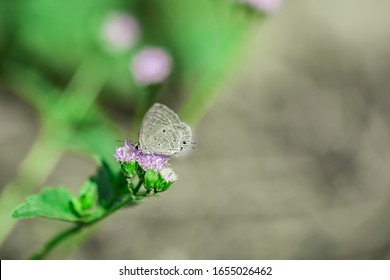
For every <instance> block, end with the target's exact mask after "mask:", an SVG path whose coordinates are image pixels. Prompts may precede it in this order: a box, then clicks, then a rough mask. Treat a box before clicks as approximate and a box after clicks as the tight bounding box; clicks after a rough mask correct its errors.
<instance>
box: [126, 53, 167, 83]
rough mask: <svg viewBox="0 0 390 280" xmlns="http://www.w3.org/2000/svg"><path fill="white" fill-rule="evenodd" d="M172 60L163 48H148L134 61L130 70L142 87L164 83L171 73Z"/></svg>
mask: <svg viewBox="0 0 390 280" xmlns="http://www.w3.org/2000/svg"><path fill="white" fill-rule="evenodd" d="M171 65H172V59H171V57H170V56H169V54H168V53H167V52H166V51H165V50H164V49H162V48H157V47H148V48H145V49H143V50H141V52H139V53H138V54H137V55H136V56H135V57H134V59H133V61H132V63H131V66H130V69H131V71H132V73H133V75H134V79H135V80H136V81H137V82H138V83H139V84H141V85H149V84H157V83H160V82H162V81H164V80H165V79H166V78H167V77H168V75H169V74H170V72H171Z"/></svg>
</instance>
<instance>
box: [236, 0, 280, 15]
mask: <svg viewBox="0 0 390 280" xmlns="http://www.w3.org/2000/svg"><path fill="white" fill-rule="evenodd" d="M241 2H242V3H244V4H247V5H249V6H252V7H253V8H255V9H257V10H259V11H262V12H272V11H275V10H276V9H278V8H279V7H280V5H281V4H282V0H241Z"/></svg>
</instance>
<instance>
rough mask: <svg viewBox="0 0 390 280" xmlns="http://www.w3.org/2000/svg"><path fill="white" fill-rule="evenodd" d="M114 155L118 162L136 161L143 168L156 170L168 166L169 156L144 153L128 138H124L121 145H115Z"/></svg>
mask: <svg viewBox="0 0 390 280" xmlns="http://www.w3.org/2000/svg"><path fill="white" fill-rule="evenodd" d="M114 157H115V158H116V159H117V161H119V162H120V163H123V162H132V161H137V162H138V164H139V165H140V166H141V167H142V169H143V170H145V171H146V170H148V169H153V170H155V171H156V172H160V171H161V170H163V169H165V168H167V167H168V166H169V163H168V162H169V159H170V157H169V156H165V155H159V154H144V153H142V152H141V151H140V150H138V149H137V148H136V147H135V146H134V145H133V144H131V143H130V141H129V140H127V139H126V140H125V144H124V146H123V147H119V148H118V147H117V148H116V151H115V154H114Z"/></svg>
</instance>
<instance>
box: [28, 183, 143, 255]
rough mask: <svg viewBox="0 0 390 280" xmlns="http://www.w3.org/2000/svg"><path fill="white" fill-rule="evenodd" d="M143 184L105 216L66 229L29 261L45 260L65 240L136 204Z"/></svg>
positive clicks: (136, 187) (139, 184)
mask: <svg viewBox="0 0 390 280" xmlns="http://www.w3.org/2000/svg"><path fill="white" fill-rule="evenodd" d="M142 183H143V180H139V182H138V184H137V185H136V186H135V188H134V192H133V194H132V195H131V194H130V195H128V196H127V197H126V198H125V199H123V200H122V201H121V202H119V203H117V204H115V205H114V206H113V207H112V208H110V209H108V210H107V212H106V213H104V215H102V216H100V217H99V218H96V219H95V220H92V221H88V222H82V223H79V224H77V225H75V226H73V227H71V228H69V229H66V230H65V231H63V232H61V233H59V234H57V235H56V236H54V237H53V238H52V239H51V240H49V242H47V243H46V244H45V245H44V246H43V247H42V249H40V250H39V251H38V252H36V253H33V254H32V255H31V256H30V257H29V259H32V260H42V259H44V258H45V257H46V256H47V255H48V254H49V253H50V252H51V251H53V250H54V248H56V247H57V246H58V245H60V244H61V243H62V242H64V241H65V240H67V239H69V238H71V237H72V236H75V235H76V234H78V233H80V232H81V231H82V230H84V229H86V228H87V227H90V226H92V225H94V224H96V223H97V222H99V221H101V220H103V219H105V218H107V217H108V216H110V215H112V214H114V213H115V212H116V211H118V210H119V209H120V208H122V207H123V206H126V205H129V204H135V203H136V200H134V195H136V194H137V193H138V191H139V189H140V188H141V186H142Z"/></svg>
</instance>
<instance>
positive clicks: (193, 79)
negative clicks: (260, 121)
mask: <svg viewBox="0 0 390 280" xmlns="http://www.w3.org/2000/svg"><path fill="white" fill-rule="evenodd" d="M113 11H122V12H126V13H128V14H130V15H132V16H134V17H135V18H136V19H137V20H138V22H139V25H140V37H139V39H138V41H137V42H136V44H135V45H133V46H132V48H129V49H126V50H123V51H113V50H112V49H110V47H109V46H108V45H107V42H105V41H104V40H103V36H102V26H103V24H104V21H105V20H106V19H107V16H108V15H109V14H110V13H111V12H113ZM259 19H262V15H261V14H260V13H258V12H254V11H252V10H250V9H248V8H246V7H243V6H242V5H239V4H237V3H236V2H235V1H227V0H211V1H210V0H196V1H195V0H194V1H182V0H161V1H157V0H156V1H142V0H134V1H128V0H110V1H107V0H83V1H78V0H58V1H52V0H14V1H8V0H0V83H1V84H2V85H3V86H5V87H6V88H7V89H8V90H9V91H11V92H13V93H15V94H17V95H19V96H20V97H21V98H22V99H24V100H25V101H27V102H28V103H30V104H31V105H32V106H33V107H34V108H35V109H36V111H37V112H38V114H39V116H40V121H41V124H42V125H41V133H40V136H39V138H38V139H37V141H36V142H35V144H34V147H33V148H32V149H31V151H30V153H28V154H27V155H26V158H25V159H24V161H23V163H22V164H21V167H20V170H19V172H18V173H17V174H18V175H17V178H15V180H14V181H12V182H11V183H10V184H9V185H8V186H6V187H5V188H4V190H3V192H2V194H1V196H0V219H1V220H3V221H4V222H3V225H2V228H1V229H0V242H1V241H2V240H3V239H4V238H5V237H6V235H7V234H8V233H9V231H10V230H11V228H12V226H13V222H12V221H11V220H10V219H9V213H10V211H11V210H12V208H13V207H14V206H15V205H16V204H18V203H20V202H21V200H22V199H23V198H24V196H25V195H27V194H29V193H31V191H32V190H33V189H32V188H36V187H37V186H39V185H40V184H42V183H43V182H44V181H45V178H46V177H47V176H48V175H49V174H50V171H51V170H52V169H53V168H54V166H55V163H56V161H58V159H59V156H60V155H61V153H62V152H64V151H66V150H73V151H76V152H79V153H83V154H85V155H88V156H89V157H91V156H95V155H98V156H99V157H103V158H106V159H107V160H108V161H111V162H113V161H114V158H113V157H112V154H113V151H114V147H115V140H116V139H123V138H124V137H125V136H127V137H129V138H130V139H136V135H137V132H138V127H139V121H140V120H141V118H142V116H143V114H144V112H145V110H146V109H147V108H148V107H149V105H151V104H152V103H154V102H155V101H156V100H159V101H162V102H163V103H168V104H170V106H171V107H173V108H174V109H175V110H177V111H179V113H181V115H182V118H183V120H184V121H186V122H189V123H192V124H193V125H194V124H196V122H197V121H199V119H200V118H201V116H202V114H203V113H204V111H205V110H206V109H207V108H208V107H209V106H210V104H211V103H212V101H213V99H214V97H215V95H216V93H217V87H218V85H220V84H221V83H222V82H223V80H224V78H226V77H227V74H228V73H229V71H230V70H231V69H232V66H233V63H234V62H236V61H237V58H238V57H239V54H240V52H241V51H242V50H243V49H242V47H243V46H245V36H246V35H248V34H250V33H249V32H250V27H251V23H252V22H253V20H259ZM146 46H157V47H162V48H165V49H166V50H167V51H168V53H169V54H170V55H171V56H172V59H173V72H172V73H171V75H170V76H169V78H168V80H167V81H165V82H164V83H163V84H160V85H156V86H140V85H138V84H137V83H136V82H135V81H134V79H133V78H132V75H131V72H130V69H129V68H130V63H131V61H132V57H133V55H134V54H135V53H136V52H137V51H139V50H141V49H142V48H144V47H146ZM118 114H119V115H125V116H127V117H128V124H129V127H130V129H128V130H127V131H122V130H121V129H120V126H119V123H118V121H117V120H116V119H115V115H118ZM39 151H45V157H44V158H43V157H41V156H40V155H39ZM26 178H28V180H27V179H26ZM26 181H28V185H29V186H30V187H27V186H25V184H26Z"/></svg>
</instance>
